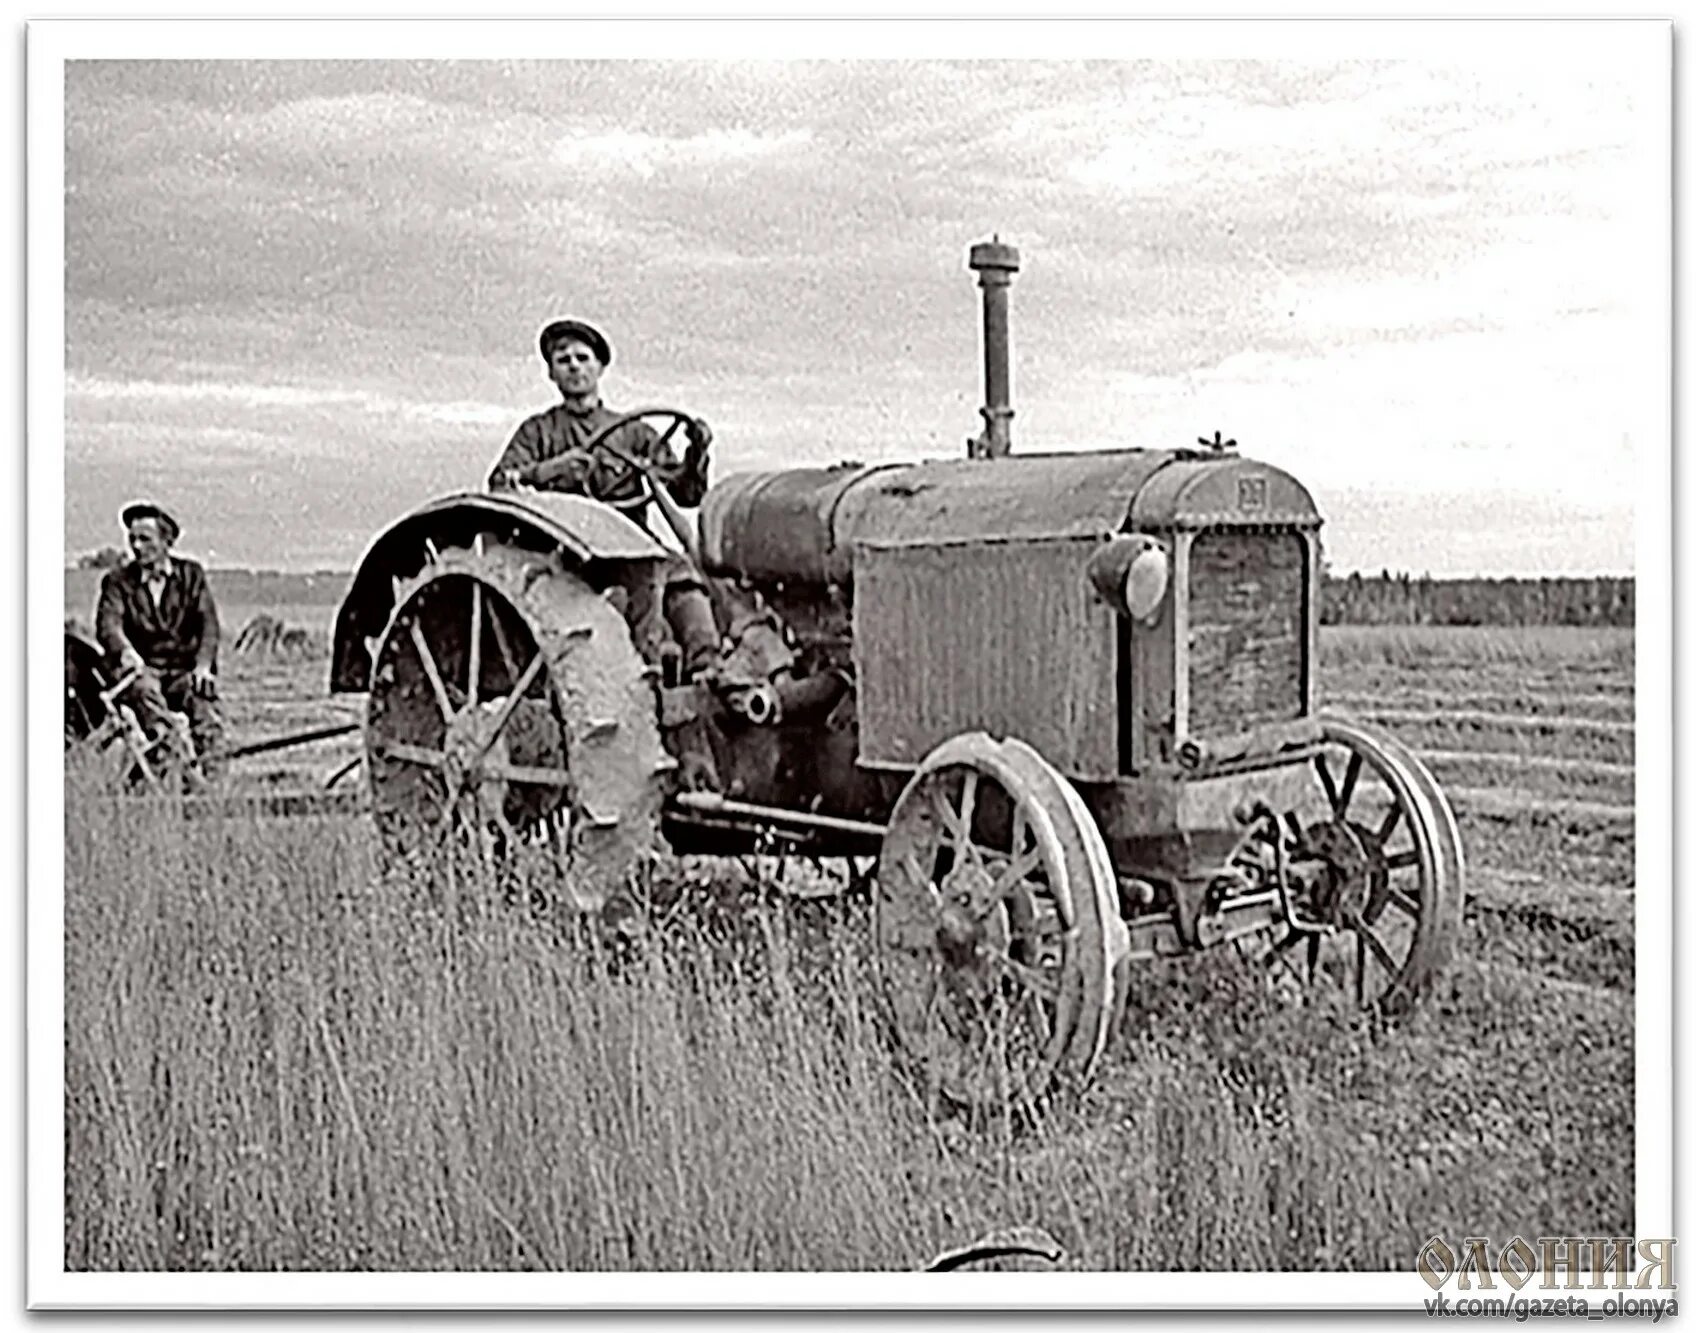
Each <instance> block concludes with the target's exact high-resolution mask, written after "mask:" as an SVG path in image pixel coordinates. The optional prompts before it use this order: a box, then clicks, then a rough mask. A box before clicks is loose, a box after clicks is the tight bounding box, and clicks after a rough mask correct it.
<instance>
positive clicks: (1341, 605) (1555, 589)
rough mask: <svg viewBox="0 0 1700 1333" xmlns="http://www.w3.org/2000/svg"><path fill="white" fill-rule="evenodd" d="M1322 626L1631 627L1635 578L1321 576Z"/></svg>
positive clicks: (1408, 575) (1383, 573) (1384, 572)
mask: <svg viewBox="0 0 1700 1333" xmlns="http://www.w3.org/2000/svg"><path fill="white" fill-rule="evenodd" d="M1322 623H1323V624H1324V625H1587V626H1612V627H1621V628H1630V627H1632V626H1633V625H1634V624H1635V580H1634V579H1633V578H1612V577H1596V578H1497V579H1490V578H1468V579H1437V578H1430V577H1429V576H1427V575H1426V574H1425V575H1417V576H1412V575H1410V574H1393V573H1389V572H1388V571H1386V570H1383V571H1382V572H1381V573H1380V574H1377V575H1366V574H1355V573H1354V574H1345V575H1335V574H1326V575H1324V576H1323V580H1322Z"/></svg>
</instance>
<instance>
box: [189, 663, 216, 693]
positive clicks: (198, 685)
mask: <svg viewBox="0 0 1700 1333" xmlns="http://www.w3.org/2000/svg"><path fill="white" fill-rule="evenodd" d="M189 688H190V689H192V690H193V691H194V692H195V693H196V694H198V695H200V696H201V698H203V699H211V698H214V697H216V696H217V694H218V680H217V678H216V677H215V676H214V675H213V669H212V668H211V667H208V666H198V667H196V668H195V669H194V670H193V671H191V672H190V673H189Z"/></svg>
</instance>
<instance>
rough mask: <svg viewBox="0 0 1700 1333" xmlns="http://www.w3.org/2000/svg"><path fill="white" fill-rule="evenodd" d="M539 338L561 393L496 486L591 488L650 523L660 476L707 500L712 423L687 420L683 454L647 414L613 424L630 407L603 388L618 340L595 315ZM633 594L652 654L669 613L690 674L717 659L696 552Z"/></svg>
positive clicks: (679, 494)
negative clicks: (619, 406)
mask: <svg viewBox="0 0 1700 1333" xmlns="http://www.w3.org/2000/svg"><path fill="white" fill-rule="evenodd" d="M537 346H538V351H539V352H541V353H542V356H543V363H544V365H545V367H546V372H547V374H548V376H549V379H550V380H551V381H552V382H553V383H554V385H555V387H556V388H557V389H559V390H560V394H561V401H560V402H559V403H558V404H556V405H555V406H554V407H551V408H549V409H548V410H547V411H543V412H539V413H537V414H536V415H535V416H531V417H528V418H526V420H525V421H524V422H522V423H521V424H520V427H519V429H518V430H516V431H515V432H514V435H513V438H512V439H511V440H509V441H508V446H507V448H506V449H504V450H503V451H502V455H501V457H500V458H498V459H497V460H496V465H495V467H494V468H492V469H491V472H490V477H489V486H490V489H492V490H508V489H512V488H514V487H519V486H527V487H531V488H533V489H536V490H546V491H562V492H565V493H568V494H572V495H584V496H588V497H590V498H591V499H594V500H600V501H602V502H603V503H605V504H609V505H612V506H614V507H615V508H617V509H619V510H620V512H622V513H623V514H625V515H626V517H628V518H630V519H631V520H632V521H633V522H634V523H636V524H638V525H639V526H640V527H644V526H647V525H646V522H645V520H646V518H647V516H648V510H649V505H650V503H651V496H650V489H649V488H650V487H651V486H652V485H653V486H657V487H665V488H666V491H667V494H668V495H669V496H670V497H671V498H672V499H673V500H674V501H675V502H676V503H678V504H680V505H684V506H686V507H687V508H695V507H696V506H697V505H699V504H701V503H702V497H703V493H704V492H705V491H706V490H707V489H708V448H709V444H710V442H711V441H712V439H713V435H712V433H711V432H710V431H709V428H708V423H707V422H704V421H701V420H696V419H692V420H689V421H688V422H687V423H686V427H685V435H686V440H687V444H686V447H685V451H684V457H683V459H677V458H675V457H674V456H673V453H672V450H671V448H670V447H669V446H668V444H667V442H666V440H665V439H663V438H662V437H661V436H658V435H657V434H656V433H655V431H654V430H652V429H651V428H650V426H649V425H648V424H647V423H645V422H642V421H628V422H626V423H625V424H623V425H619V426H616V427H615V428H614V429H613V430H612V431H610V430H609V427H610V426H612V425H614V423H616V422H618V421H620V416H619V414H618V413H615V412H613V411H610V410H609V409H608V407H607V406H605V405H604V404H603V402H602V397H601V392H600V385H601V380H602V373H603V371H605V370H606V369H607V368H608V363H609V362H610V361H611V360H612V359H613V353H612V352H611V350H610V349H609V346H608V340H607V339H606V338H604V337H603V336H602V334H601V333H600V332H599V331H597V330H596V329H594V328H592V327H591V326H590V325H589V324H584V323H581V322H580V321H578V320H573V319H562V320H556V321H555V322H554V323H552V324H550V325H548V327H546V328H545V329H544V330H543V332H542V334H541V335H540V336H539V338H538V342H537ZM598 436H603V438H602V439H601V440H598V438H597V437H598ZM646 476H647V480H646V479H645V478H646ZM628 595H629V597H630V601H629V603H628V605H627V609H626V618H627V621H628V623H629V624H630V625H631V627H632V630H633V633H634V635H635V636H636V639H637V643H638V647H639V649H640V651H641V652H642V653H643V654H644V656H645V657H646V658H649V659H650V660H654V659H655V657H656V656H657V655H658V654H659V652H660V647H661V642H662V639H663V637H664V631H663V629H662V627H661V620H662V617H663V616H664V617H665V620H666V624H667V626H668V627H669V628H671V630H672V632H673V637H674V640H675V641H676V642H677V643H678V645H679V650H680V652H681V653H682V655H683V658H684V669H685V674H686V676H687V677H690V676H692V675H695V674H697V673H699V672H701V671H702V669H703V668H704V667H706V666H707V665H708V664H709V662H711V661H712V660H713V658H714V655H715V653H716V652H717V651H718V649H719V646H720V632H719V629H718V628H717V627H716V624H715V620H714V613H713V610H712V608H711V605H710V603H709V598H708V590H707V588H706V587H705V586H704V584H703V581H702V577H701V575H700V574H699V573H698V572H697V570H696V569H695V568H694V567H693V566H692V564H691V563H690V561H689V560H687V559H685V558H683V557H674V558H673V559H672V560H670V561H668V562H667V564H666V566H665V568H664V569H661V570H659V571H657V575H656V577H655V578H653V579H647V580H646V579H639V580H634V581H633V583H632V584H631V585H630V587H629V588H628ZM658 603H659V605H658Z"/></svg>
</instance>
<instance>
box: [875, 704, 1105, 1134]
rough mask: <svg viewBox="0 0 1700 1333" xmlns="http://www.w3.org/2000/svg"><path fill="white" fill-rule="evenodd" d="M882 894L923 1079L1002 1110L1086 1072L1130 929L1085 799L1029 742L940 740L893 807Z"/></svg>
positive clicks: (882, 939)
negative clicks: (1070, 1074)
mask: <svg viewBox="0 0 1700 1333" xmlns="http://www.w3.org/2000/svg"><path fill="white" fill-rule="evenodd" d="M874 901H875V938H876V941H877V958H878V961H879V968H880V973H881V979H882V982H883V984H884V988H885V992H886V995H887V998H888V1001H889V1003H890V1007H891V1011H892V1016H893V1019H894V1021H895V1024H896V1029H897V1035H898V1038H899V1041H900V1043H901V1045H902V1047H903V1048H904V1050H905V1051H906V1053H907V1054H908V1055H909V1056H910V1057H911V1058H912V1059H913V1060H914V1061H915V1063H916V1064H917V1065H918V1066H919V1068H920V1070H921V1072H922V1073H923V1075H924V1076H925V1078H926V1081H927V1082H928V1084H929V1086H931V1087H933V1088H936V1089H937V1090H938V1091H940V1092H942V1093H943V1094H944V1095H945V1096H946V1097H947V1098H949V1099H950V1100H951V1101H954V1102H957V1103H959V1104H962V1105H967V1106H973V1107H994V1108H998V1107H1008V1106H1011V1105H1020V1104H1024V1103H1028V1102H1031V1101H1032V1100H1033V1099H1034V1098H1036V1097H1038V1096H1039V1095H1040V1094H1041V1093H1043V1092H1044V1091H1045V1090H1046V1089H1047V1087H1048V1086H1049V1085H1050V1084H1051V1082H1052V1080H1053V1078H1054V1077H1055V1076H1056V1075H1057V1074H1058V1073H1059V1072H1060V1071H1062V1070H1072V1071H1074V1072H1077V1073H1080V1074H1082V1075H1084V1074H1085V1073H1087V1072H1089V1071H1090V1069H1091V1066H1092V1064H1093V1062H1094V1061H1095V1060H1096V1059H1097V1058H1098V1056H1099V1055H1100V1054H1101V1053H1102V1052H1103V1049H1104V1045H1105V1042H1106V1040H1107V1038H1108V1035H1109V1030H1110V1025H1111V1022H1112V1019H1113V1017H1114V1009H1115V1001H1116V986H1115V973H1116V969H1117V967H1118V965H1119V964H1120V963H1121V961H1122V960H1123V958H1124V957H1125V956H1126V953H1127V948H1128V941H1127V929H1126V926H1125V924H1124V923H1123V922H1122V920H1121V917H1120V914H1119V912H1118V909H1117V898H1116V885H1115V875H1114V871H1113V869H1112V867H1111V864H1110V857H1109V853H1108V851H1107V850H1106V848H1105V846H1104V842H1103V839H1102V837H1101V836H1100V835H1099V833H1098V830H1097V828H1096V827H1095V826H1094V825H1093V824H1092V821H1091V817H1090V816H1089V815H1088V813H1087V810H1086V807H1085V804H1084V802H1082V801H1081V799H1080V797H1079V795H1078V794H1077V793H1076V792H1075V791H1074V789H1073V788H1072V787H1070V786H1069V784H1068V783H1067V781H1066V780H1064V779H1063V777H1062V776H1061V775H1060V774H1059V773H1057V771H1056V770H1055V769H1053V768H1052V767H1051V766H1050V765H1049V764H1047V763H1046V762H1045V761H1044V760H1043V759H1042V758H1041V757H1040V756H1039V755H1038V753H1037V752H1035V751H1034V750H1033V749H1032V748H1031V747H1029V746H1027V745H1025V744H1023V743H1022V742H1020V741H1016V740H1006V741H995V740H993V739H992V738H991V737H989V736H986V735H983V734H979V733H974V734H969V735H964V736H958V737H956V738H954V739H953V740H950V741H947V742H945V743H944V744H943V745H941V746H939V747H938V749H936V750H934V751H933V753H932V754H931V755H929V756H928V757H927V759H926V760H925V761H924V762H923V763H922V765H921V767H920V768H919V770H918V771H917V772H916V773H915V776H914V777H913V778H912V779H911V780H910V782H909V784H908V786H907V787H906V788H905V789H904V791H903V793H902V795H901V796H900V797H899V798H898V800H897V804H896V806H895V808H894V809H893V812H892V816H891V822H890V826H889V828H888V830H887V833H886V836H885V841H884V843H883V845H882V847H881V850H880V858H879V870H878V880H877V887H876V892H875V900H874Z"/></svg>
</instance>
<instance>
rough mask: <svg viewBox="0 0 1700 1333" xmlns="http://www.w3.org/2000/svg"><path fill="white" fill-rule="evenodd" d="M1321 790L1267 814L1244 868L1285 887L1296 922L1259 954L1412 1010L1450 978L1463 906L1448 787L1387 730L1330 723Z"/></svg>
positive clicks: (1328, 719) (1320, 766) (1293, 973)
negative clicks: (1439, 980) (1443, 976)
mask: <svg viewBox="0 0 1700 1333" xmlns="http://www.w3.org/2000/svg"><path fill="white" fill-rule="evenodd" d="M1322 723H1323V736H1324V742H1325V744H1324V747H1323V749H1322V751H1321V752H1320V753H1318V754H1317V755H1316V756H1315V758H1314V759H1313V760H1312V763H1311V766H1312V770H1313V776H1314V779H1315V780H1314V783H1313V784H1312V787H1311V790H1310V792H1309V795H1308V797H1307V798H1306V799H1305V800H1303V801H1302V802H1301V803H1300V804H1298V805H1296V806H1295V807H1294V808H1291V809H1286V810H1281V811H1270V812H1268V813H1267V816H1266V818H1265V819H1264V821H1263V822H1261V823H1260V824H1259V825H1258V826H1257V827H1255V828H1254V830H1253V832H1252V834H1251V836H1250V837H1249V838H1248V839H1247V840H1246V842H1245V844H1244V845H1243V846H1242V847H1241V849H1240V851H1239V853H1238V855H1237V857H1236V862H1237V865H1238V868H1239V869H1240V871H1241V872H1242V873H1249V874H1250V875H1251V876H1252V877H1253V878H1254V879H1256V880H1257V881H1258V882H1259V883H1260V884H1263V885H1272V884H1275V883H1276V882H1277V881H1278V880H1281V879H1284V881H1285V883H1286V885H1287V891H1288V894H1289V897H1290V898H1291V900H1292V902H1293V906H1294V909H1295V914H1296V916H1297V918H1298V920H1297V924H1296V925H1292V926H1282V927H1281V928H1280V929H1279V930H1278V931H1277V932H1276V933H1274V934H1273V935H1271V936H1270V937H1269V938H1268V939H1267V940H1266V941H1265V944H1264V947H1263V948H1262V950H1260V951H1258V953H1257V956H1258V957H1259V958H1260V959H1261V960H1262V961H1264V962H1265V963H1267V964H1268V965H1269V966H1270V967H1271V969H1272V971H1273V973H1274V974H1275V975H1283V974H1285V975H1288V976H1290V977H1291V978H1293V979H1294V980H1296V981H1298V982H1299V983H1301V984H1303V985H1306V986H1336V987H1342V988H1344V989H1345V990H1346V991H1347V992H1348V993H1349V994H1350V995H1351V996H1352V998H1353V1000H1354V1002H1355V1003H1356V1004H1357V1005H1358V1006H1360V1007H1362V1008H1365V1009H1371V1010H1374V1011H1376V1012H1377V1013H1380V1014H1382V1015H1384V1016H1386V1017H1396V1016H1398V1015H1399V1014H1402V1013H1403V1012H1405V1011H1406V1010H1408V1009H1409V1008H1410V1007H1411V1006H1412V1005H1413V1004H1414V1003H1415V1002H1416V1001H1417V1000H1418V998H1420V997H1421V995H1422V994H1423V993H1424V992H1425V991H1426V990H1427V989H1428V988H1429V987H1430V985H1431V984H1432V983H1433V982H1434V980H1435V978H1436V977H1437V976H1438V975H1439V974H1440V973H1441V972H1442V971H1443V970H1444V968H1445V967H1446V965H1447V963H1448V961H1449V959H1450V957H1451V953H1452V948H1453V945H1454V943H1455V940H1456V936H1457V933H1458V929H1459V920H1460V917H1461V915H1462V911H1463V900H1464V850H1463V844H1462V842H1461V840H1460V839H1459V836H1458V825H1457V821H1456V820H1455V819H1454V818H1453V814H1452V808H1451V806H1450V805H1449V804H1448V802H1447V800H1446V797H1445V795H1444V794H1443V793H1442V792H1441V790H1440V786H1439V784H1438V783H1437V782H1436V781H1435V780H1434V777H1433V776H1432V775H1431V774H1430V773H1429V771H1428V769H1427V768H1425V767H1424V766H1423V763H1422V761H1421V760H1420V759H1418V758H1417V756H1416V755H1414V754H1412V753H1411V751H1410V750H1409V749H1407V748H1406V747H1405V746H1403V745H1401V744H1400V743H1399V742H1398V741H1396V740H1394V739H1393V738H1392V737H1391V736H1388V735H1386V734H1384V733H1382V732H1380V731H1377V730H1375V729H1372V728H1370V727H1366V726H1364V725H1363V724H1361V723H1358V722H1354V721H1351V720H1350V719H1347V718H1343V717H1334V716H1326V715H1325V716H1324V717H1323V719H1322Z"/></svg>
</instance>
